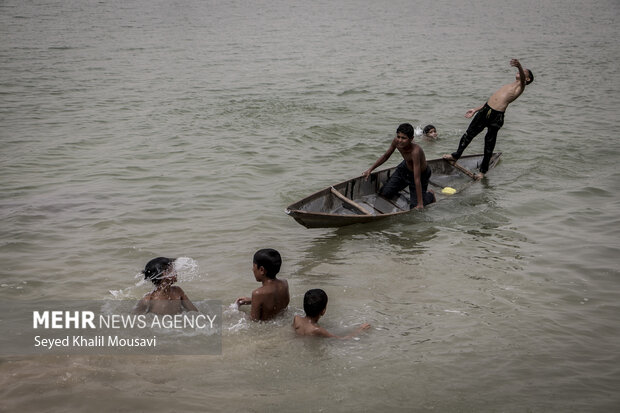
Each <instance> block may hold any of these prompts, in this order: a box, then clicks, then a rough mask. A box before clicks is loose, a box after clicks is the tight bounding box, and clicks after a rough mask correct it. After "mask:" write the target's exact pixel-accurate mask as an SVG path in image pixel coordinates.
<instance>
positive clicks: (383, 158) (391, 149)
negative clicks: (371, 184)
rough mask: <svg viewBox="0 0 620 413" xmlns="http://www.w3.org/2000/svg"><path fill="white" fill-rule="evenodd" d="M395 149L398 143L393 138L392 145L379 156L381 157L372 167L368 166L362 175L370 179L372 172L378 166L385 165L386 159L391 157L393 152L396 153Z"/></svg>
mask: <svg viewBox="0 0 620 413" xmlns="http://www.w3.org/2000/svg"><path fill="white" fill-rule="evenodd" d="M395 150H396V143H394V141H393V140H392V143H391V144H390V147H389V148H388V150H387V151H385V153H384V154H383V155H381V156H380V157H379V159H377V161H376V162H375V163H374V164H373V165H372V166H371V167H370V168H368V169H367V170H366V171H364V173H363V174H362V176H363V177H364V178H365V179H368V177H369V176H370V174H371V172H372V171H373V170H374V169H375V168H378V167H379V166H381V165H383V163H385V161H387V160H388V159H390V156H392V154H393V153H394V151H395Z"/></svg>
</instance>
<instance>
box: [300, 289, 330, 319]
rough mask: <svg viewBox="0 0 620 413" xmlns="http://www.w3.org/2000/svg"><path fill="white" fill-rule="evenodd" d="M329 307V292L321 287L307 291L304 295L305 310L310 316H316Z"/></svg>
mask: <svg viewBox="0 0 620 413" xmlns="http://www.w3.org/2000/svg"><path fill="white" fill-rule="evenodd" d="M325 307H327V294H326V293H325V291H323V290H321V289H320V288H314V289H312V290H308V291H306V294H305V295H304V311H305V312H306V316H308V317H316V316H318V315H320V314H321V311H323V310H325Z"/></svg>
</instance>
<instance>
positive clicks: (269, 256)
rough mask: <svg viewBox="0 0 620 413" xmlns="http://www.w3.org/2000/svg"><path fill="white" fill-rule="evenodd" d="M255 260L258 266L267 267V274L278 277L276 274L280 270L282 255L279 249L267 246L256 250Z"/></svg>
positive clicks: (270, 276)
mask: <svg viewBox="0 0 620 413" xmlns="http://www.w3.org/2000/svg"><path fill="white" fill-rule="evenodd" d="M253 262H254V264H256V266H257V267H258V268H260V267H263V268H264V269H265V275H266V276H267V277H268V278H272V279H273V278H276V275H277V274H278V272H280V266H281V265H282V257H280V253H279V252H278V251H276V250H274V249H272V248H265V249H262V250H258V251H256V253H255V254H254V261H253Z"/></svg>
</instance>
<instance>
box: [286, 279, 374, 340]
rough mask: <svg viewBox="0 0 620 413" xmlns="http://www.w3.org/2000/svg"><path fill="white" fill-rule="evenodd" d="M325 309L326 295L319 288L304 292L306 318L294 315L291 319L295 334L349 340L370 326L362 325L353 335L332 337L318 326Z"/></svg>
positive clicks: (332, 335)
mask: <svg viewBox="0 0 620 413" xmlns="http://www.w3.org/2000/svg"><path fill="white" fill-rule="evenodd" d="M326 309H327V294H326V293H325V291H323V290H321V289H319V288H315V289H312V290H308V291H306V294H305V295H304V311H305V312H306V316H305V317H301V316H298V315H296V316H295V318H294V319H293V328H294V329H295V333H296V334H298V335H300V336H319V337H334V338H351V337H354V336H356V335H358V334H359V333H361V332H362V331H364V330H368V329H369V328H370V324H368V323H364V324H362V325H361V326H360V327H359V328H357V330H355V331H354V332H353V333H351V334H348V335H346V336H344V337H339V336H337V335H334V334H332V333H330V332H329V331H327V330H326V329H324V328H323V327H321V326H319V324H318V322H319V318H321V317H322V316H323V315H324V314H325V310H326Z"/></svg>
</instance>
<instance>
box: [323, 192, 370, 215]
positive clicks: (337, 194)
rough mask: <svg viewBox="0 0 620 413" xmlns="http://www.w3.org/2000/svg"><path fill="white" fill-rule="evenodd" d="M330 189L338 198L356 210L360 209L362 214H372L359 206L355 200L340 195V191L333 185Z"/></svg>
mask: <svg viewBox="0 0 620 413" xmlns="http://www.w3.org/2000/svg"><path fill="white" fill-rule="evenodd" d="M331 191H332V194H334V195H336V197H338V198H340V199H341V200H342V201H343V202H346V203H347V204H349V205H351V206H353V207H354V208H355V209H357V210H358V211H360V212H361V213H362V214H364V215H372V214H371V213H370V212H368V211H367V210H366V208H364V207H363V206H361V205H360V204H358V203H357V202H355V201H353V200H352V199H349V198H347V197H346V196H344V195H342V194H341V193H340V191H338V190H337V189H336V188H334V187H333V186H332V187H331Z"/></svg>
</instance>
